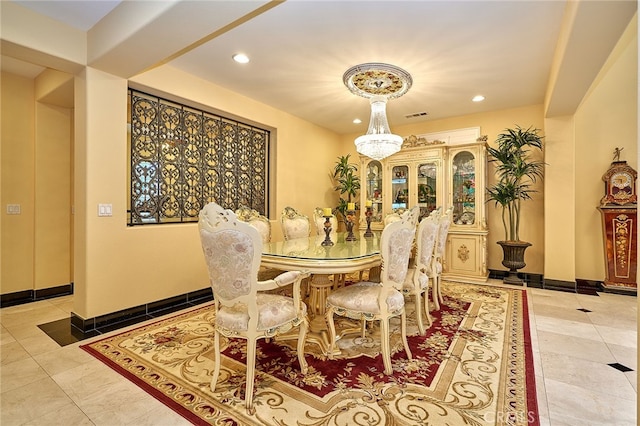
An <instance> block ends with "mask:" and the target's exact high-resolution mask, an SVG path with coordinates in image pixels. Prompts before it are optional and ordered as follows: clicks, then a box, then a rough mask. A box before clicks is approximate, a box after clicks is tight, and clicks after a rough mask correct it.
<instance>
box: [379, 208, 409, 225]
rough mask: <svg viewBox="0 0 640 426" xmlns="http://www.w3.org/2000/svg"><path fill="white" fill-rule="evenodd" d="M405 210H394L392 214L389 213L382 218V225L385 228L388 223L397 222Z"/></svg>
mask: <svg viewBox="0 0 640 426" xmlns="http://www.w3.org/2000/svg"><path fill="white" fill-rule="evenodd" d="M406 211H407V209H395V210H394V211H393V213H389V214H388V215H386V216H385V217H384V225H385V226H387V225H388V224H390V223H393V222H398V221H399V220H401V216H402V214H404V213H405V212H406Z"/></svg>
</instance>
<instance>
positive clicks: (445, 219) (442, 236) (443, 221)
mask: <svg viewBox="0 0 640 426" xmlns="http://www.w3.org/2000/svg"><path fill="white" fill-rule="evenodd" d="M452 215H453V208H452V207H449V208H448V209H447V211H445V212H444V214H443V215H442V216H441V217H440V221H439V222H440V229H439V230H438V241H437V243H436V248H435V256H436V259H437V260H438V261H439V262H442V258H443V257H444V251H445V247H446V245H447V235H448V234H449V227H450V226H451V221H452Z"/></svg>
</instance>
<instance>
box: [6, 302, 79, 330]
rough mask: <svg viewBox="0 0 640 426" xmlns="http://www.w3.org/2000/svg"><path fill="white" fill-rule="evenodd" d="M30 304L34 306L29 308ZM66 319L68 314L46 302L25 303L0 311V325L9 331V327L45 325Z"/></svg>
mask: <svg viewBox="0 0 640 426" xmlns="http://www.w3.org/2000/svg"><path fill="white" fill-rule="evenodd" d="M32 304H33V305H34V306H30V305H32ZM68 317H69V314H68V313H66V312H65V311H63V310H62V309H58V308H56V307H55V306H53V305H51V304H50V303H49V302H47V301H38V302H32V303H26V304H24V305H18V306H11V307H9V308H4V309H2V310H0V323H1V324H2V325H3V326H5V327H6V328H7V329H8V330H9V331H11V327H15V326H18V325H27V324H30V325H38V324H45V323H48V322H51V321H56V320H59V319H62V318H68Z"/></svg>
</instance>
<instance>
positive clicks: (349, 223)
mask: <svg viewBox="0 0 640 426" xmlns="http://www.w3.org/2000/svg"><path fill="white" fill-rule="evenodd" d="M355 216H356V212H355V210H347V220H346V222H345V225H346V226H347V236H346V238H345V240H346V241H355V240H357V238H356V236H355V235H353V225H354V218H355Z"/></svg>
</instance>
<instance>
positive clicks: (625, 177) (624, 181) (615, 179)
mask: <svg viewBox="0 0 640 426" xmlns="http://www.w3.org/2000/svg"><path fill="white" fill-rule="evenodd" d="M611 184H612V185H613V186H615V187H616V188H620V189H622V188H628V187H629V186H631V175H630V174H629V173H625V172H620V173H616V174H614V175H613V176H611Z"/></svg>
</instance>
